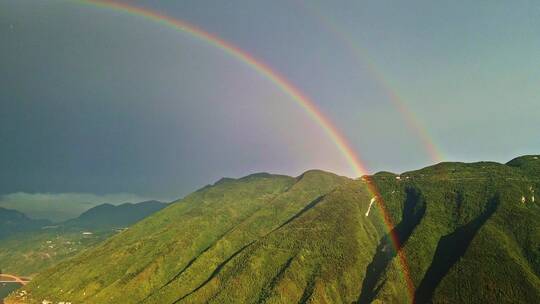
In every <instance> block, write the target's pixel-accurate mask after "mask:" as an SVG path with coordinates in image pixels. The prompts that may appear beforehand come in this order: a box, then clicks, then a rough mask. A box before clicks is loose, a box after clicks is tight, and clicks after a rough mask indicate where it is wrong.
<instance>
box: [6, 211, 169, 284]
mask: <svg viewBox="0 0 540 304" xmlns="http://www.w3.org/2000/svg"><path fill="white" fill-rule="evenodd" d="M167 205H168V204H166V203H161V202H158V201H146V202H142V203H137V204H131V203H126V204H122V205H119V206H113V205H110V204H102V205H99V206H97V207H94V208H91V209H90V210H88V211H86V212H84V213H83V214H81V215H80V216H79V217H77V218H75V219H72V220H69V221H66V222H64V223H60V224H56V225H54V226H52V224H51V223H50V222H49V221H36V220H30V219H28V218H27V217H25V216H24V215H23V214H21V213H19V212H17V211H10V212H9V213H8V212H5V211H3V210H2V209H1V208H0V227H1V228H6V227H7V228H10V227H13V225H12V224H11V223H20V225H19V226H21V228H19V229H18V230H15V229H11V230H7V229H2V230H0V236H1V235H4V236H5V238H4V239H3V240H2V242H0V269H2V270H3V271H6V272H8V273H14V274H17V275H25V276H31V275H34V274H36V273H38V272H40V271H42V270H43V269H46V268H48V267H51V266H52V265H54V264H56V263H58V262H60V261H62V260H64V259H67V258H69V257H72V256H74V255H76V254H78V253H79V252H81V251H83V250H84V249H86V248H88V247H90V246H92V245H94V244H96V243H98V242H100V241H103V240H104V239H106V238H107V237H109V236H111V235H113V234H115V233H117V232H118V231H121V230H122V229H124V228H126V227H128V226H130V225H132V224H134V223H136V222H138V221H140V220H142V219H143V218H145V217H147V216H149V215H151V214H153V213H155V212H157V211H159V210H161V209H163V208H165V207H166V206H167ZM46 225H48V226H46ZM17 227H18V226H17Z"/></svg>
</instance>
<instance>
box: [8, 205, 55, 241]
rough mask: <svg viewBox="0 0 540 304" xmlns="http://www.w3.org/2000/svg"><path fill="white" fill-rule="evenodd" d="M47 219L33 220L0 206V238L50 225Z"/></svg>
mask: <svg viewBox="0 0 540 304" xmlns="http://www.w3.org/2000/svg"><path fill="white" fill-rule="evenodd" d="M50 224H51V222H49V221H48V220H35V219H31V218H29V217H27V216H26V215H25V214H24V213H22V212H19V211H16V210H11V209H6V208H2V207H0V239H3V238H6V237H8V236H10V235H12V234H15V233H19V232H25V231H31V230H36V229H40V228H41V227H43V226H47V225H50Z"/></svg>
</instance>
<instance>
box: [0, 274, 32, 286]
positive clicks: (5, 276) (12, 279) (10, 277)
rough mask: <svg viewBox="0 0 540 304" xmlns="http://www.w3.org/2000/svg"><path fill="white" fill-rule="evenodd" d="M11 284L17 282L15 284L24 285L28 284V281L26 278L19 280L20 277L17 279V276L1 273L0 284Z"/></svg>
mask: <svg viewBox="0 0 540 304" xmlns="http://www.w3.org/2000/svg"><path fill="white" fill-rule="evenodd" d="M13 282H17V283H20V284H22V285H26V284H28V282H30V280H28V279H26V278H21V277H18V276H14V275H11V274H7V273H1V274H0V283H13Z"/></svg>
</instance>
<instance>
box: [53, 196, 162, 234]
mask: <svg viewBox="0 0 540 304" xmlns="http://www.w3.org/2000/svg"><path fill="white" fill-rule="evenodd" d="M167 205H168V204H166V203H162V202H158V201H146V202H142V203H137V204H132V203H126V204H122V205H118V206H114V205H111V204H102V205H99V206H96V207H94V208H91V209H89V210H87V211H85V212H84V213H82V214H81V215H80V216H79V217H78V218H75V219H72V220H68V221H66V222H64V223H62V224H61V225H63V226H66V227H72V228H73V227H76V228H85V229H110V228H123V227H127V226H129V225H131V224H133V223H136V222H138V221H140V220H142V219H143V218H145V217H147V216H148V215H150V214H152V213H154V212H156V211H159V210H161V209H163V208H165V207H166V206H167Z"/></svg>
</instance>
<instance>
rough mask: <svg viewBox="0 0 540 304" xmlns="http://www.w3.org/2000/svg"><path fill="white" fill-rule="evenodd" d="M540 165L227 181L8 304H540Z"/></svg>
mask: <svg viewBox="0 0 540 304" xmlns="http://www.w3.org/2000/svg"><path fill="white" fill-rule="evenodd" d="M538 162H540V160H538V156H534V155H533V156H525V157H522V158H518V159H516V160H513V161H511V162H509V163H508V164H507V165H505V164H498V163H494V162H478V163H472V164H466V163H441V164H437V165H434V166H430V167H427V168H424V169H421V170H416V171H410V172H405V173H402V174H399V175H398V174H393V173H389V172H385V173H378V174H375V175H372V176H364V177H362V178H361V179H357V180H350V179H347V178H343V177H339V176H336V175H334V174H331V173H327V172H322V171H309V172H306V173H305V174H303V175H301V176H300V177H297V178H293V177H287V176H278V175H268V174H256V175H251V176H247V177H245V178H241V179H223V180H221V181H220V182H218V183H216V184H214V185H211V186H207V187H204V188H202V189H201V190H199V191H196V192H194V193H192V194H191V195H189V196H187V197H186V198H184V199H182V200H180V201H178V202H176V203H174V204H172V205H171V206H169V207H168V208H166V209H164V210H162V211H160V212H157V213H155V214H154V215H152V216H149V217H147V218H146V219H144V220H142V221H140V222H138V223H137V224H135V225H133V226H132V227H130V228H129V229H128V230H126V231H123V232H121V233H119V234H116V235H115V236H113V237H111V238H109V239H108V240H107V241H105V242H101V243H99V244H97V245H95V246H93V247H92V248H91V249H89V250H87V251H85V252H84V254H80V255H77V256H76V257H74V258H73V259H69V260H66V261H64V262H62V263H60V264H58V265H56V266H55V267H52V268H50V269H48V270H46V271H44V272H43V273H41V274H40V275H38V276H37V277H36V278H35V280H33V281H32V282H31V283H30V284H28V285H26V286H25V287H24V288H23V289H24V290H25V291H27V292H28V294H29V296H28V297H26V298H22V297H17V296H16V295H14V296H12V297H11V298H9V299H8V302H7V303H40V301H42V300H45V299H46V300H51V301H54V302H58V301H71V302H73V303H127V304H129V303H410V302H411V301H413V300H414V302H415V303H540V277H539V276H540V201H539V200H538V197H537V196H536V195H537V193H539V191H540V172H539V171H538V170H537V169H536V168H538V167H537V166H538ZM370 185H374V187H375V188H376V189H377V192H378V193H379V194H376V193H375V192H374V191H373V187H370ZM383 211H384V212H383Z"/></svg>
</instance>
